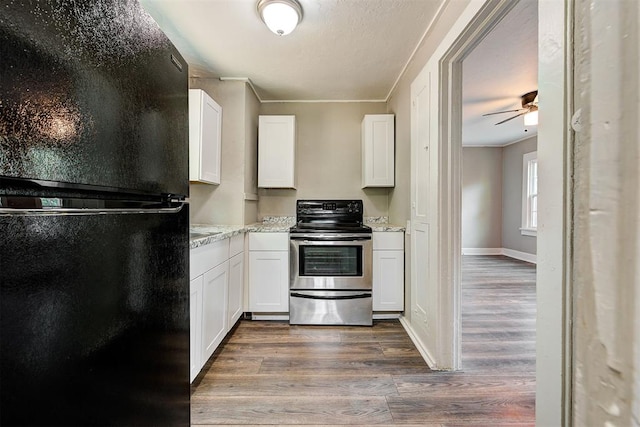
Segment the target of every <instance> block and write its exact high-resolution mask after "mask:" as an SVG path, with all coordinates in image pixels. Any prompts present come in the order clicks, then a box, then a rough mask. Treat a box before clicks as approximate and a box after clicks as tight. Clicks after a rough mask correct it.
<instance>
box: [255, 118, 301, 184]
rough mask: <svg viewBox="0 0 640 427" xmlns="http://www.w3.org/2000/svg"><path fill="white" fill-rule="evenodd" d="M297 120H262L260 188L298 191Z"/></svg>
mask: <svg viewBox="0 0 640 427" xmlns="http://www.w3.org/2000/svg"><path fill="white" fill-rule="evenodd" d="M295 160H296V116H260V118H259V129H258V187H261V188H295V187H296V179H295V176H296V173H295V172H296V168H295Z"/></svg>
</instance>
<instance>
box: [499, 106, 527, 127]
mask: <svg viewBox="0 0 640 427" xmlns="http://www.w3.org/2000/svg"><path fill="white" fill-rule="evenodd" d="M528 112H529V110H528V109H527V111H524V112H522V113H520V114H516V115H515V116H513V117H509V118H508V119H506V120H503V121H501V122H498V123H496V125H501V124H503V123H506V122H508V121H509V120H513V119H515V118H516V117H520V116H524V115H525V114H527V113H528Z"/></svg>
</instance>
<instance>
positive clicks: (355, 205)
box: [296, 200, 364, 222]
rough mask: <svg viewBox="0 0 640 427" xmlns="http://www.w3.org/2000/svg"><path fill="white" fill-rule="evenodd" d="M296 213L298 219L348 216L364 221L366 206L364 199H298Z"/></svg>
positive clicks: (351, 218)
mask: <svg viewBox="0 0 640 427" xmlns="http://www.w3.org/2000/svg"><path fill="white" fill-rule="evenodd" d="M296 214H297V219H298V221H300V220H303V219H331V218H344V219H346V218H345V217H347V218H349V219H350V220H355V221H360V222H362V217H363V214H364V207H363V203H362V200H298V201H297V202H296Z"/></svg>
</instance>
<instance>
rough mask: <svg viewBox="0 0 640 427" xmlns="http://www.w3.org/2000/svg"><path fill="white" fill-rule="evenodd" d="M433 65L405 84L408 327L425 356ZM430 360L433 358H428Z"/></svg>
mask: <svg viewBox="0 0 640 427" xmlns="http://www.w3.org/2000/svg"><path fill="white" fill-rule="evenodd" d="M437 71H438V68H437V63H436V64H433V66H431V67H429V66H427V67H425V69H424V70H423V71H422V72H421V73H420V74H419V75H418V77H416V79H415V80H414V82H413V84H412V85H411V152H412V153H411V171H412V172H411V265H412V272H411V295H412V298H411V315H410V316H411V325H412V327H413V328H414V330H415V333H416V334H417V335H418V337H419V339H420V341H421V342H422V343H423V344H424V346H425V347H426V351H427V352H428V353H429V354H430V355H434V356H435V355H437V354H438V346H437V340H436V337H437V333H436V331H437V327H438V325H437V319H438V316H437V314H438V283H437V277H438V276H437V256H438V253H437V250H436V238H437V226H436V224H437V223H436V220H437V182H438V175H437V174H438V163H437V161H438V133H437V120H438V104H437V103H438V95H437V94H438V90H437V84H438V80H437V79H438V77H437V76H438V73H437ZM432 362H433V363H435V360H432Z"/></svg>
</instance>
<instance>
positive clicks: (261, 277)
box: [249, 232, 289, 313]
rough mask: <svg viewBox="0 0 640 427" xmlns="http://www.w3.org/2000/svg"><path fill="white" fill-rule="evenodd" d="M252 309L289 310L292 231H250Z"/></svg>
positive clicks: (250, 300)
mask: <svg viewBox="0 0 640 427" xmlns="http://www.w3.org/2000/svg"><path fill="white" fill-rule="evenodd" d="M249 311H252V312H257V313H261V312H262V313H286V312H288V311H289V233H260V232H255V233H249Z"/></svg>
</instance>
